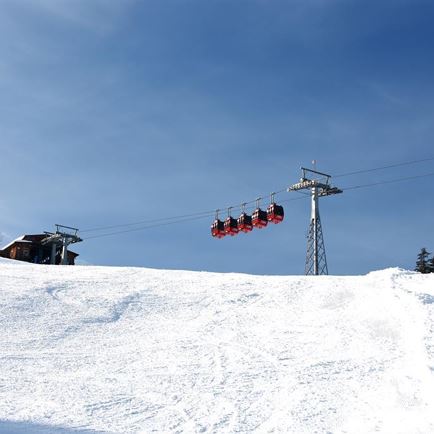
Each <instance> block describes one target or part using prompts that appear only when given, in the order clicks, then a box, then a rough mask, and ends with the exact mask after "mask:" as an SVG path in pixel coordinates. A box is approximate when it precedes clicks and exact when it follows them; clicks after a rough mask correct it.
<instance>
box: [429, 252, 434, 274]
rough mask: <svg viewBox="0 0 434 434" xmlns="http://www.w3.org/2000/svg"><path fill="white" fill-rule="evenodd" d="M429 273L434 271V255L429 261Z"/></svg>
mask: <svg viewBox="0 0 434 434" xmlns="http://www.w3.org/2000/svg"><path fill="white" fill-rule="evenodd" d="M428 273H434V256H433V257H432V258H431V259H430V260H429V261H428Z"/></svg>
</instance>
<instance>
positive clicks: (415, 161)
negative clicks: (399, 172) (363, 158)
mask: <svg viewBox="0 0 434 434" xmlns="http://www.w3.org/2000/svg"><path fill="white" fill-rule="evenodd" d="M433 160H434V157H430V158H422V159H420V160H412V161H406V162H403V163H397V164H390V165H388V166H382V167H374V168H371V169H363V170H356V171H354V172H347V173H341V174H339V175H334V176H333V178H341V177H344V176H350V175H357V174H359V173H369V172H375V171H378V170H384V169H392V168H395V167H402V166H409V165H411V164H417V163H423V162H426V161H433Z"/></svg>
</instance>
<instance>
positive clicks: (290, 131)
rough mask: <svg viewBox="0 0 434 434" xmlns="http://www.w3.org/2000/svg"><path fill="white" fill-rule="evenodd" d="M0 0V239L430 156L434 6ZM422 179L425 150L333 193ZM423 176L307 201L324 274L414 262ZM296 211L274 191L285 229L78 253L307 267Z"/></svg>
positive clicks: (243, 267)
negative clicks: (316, 219)
mask: <svg viewBox="0 0 434 434" xmlns="http://www.w3.org/2000/svg"><path fill="white" fill-rule="evenodd" d="M0 6H1V14H0V155H1V159H0V182H1V185H2V192H1V194H0V233H1V234H2V235H1V236H2V238H3V242H4V243H5V242H7V241H9V240H10V239H12V238H15V237H16V236H19V235H21V234H23V233H38V232H40V231H44V230H52V229H53V225H54V223H61V224H65V225H70V226H75V227H78V228H80V229H82V230H85V229H90V228H95V227H100V226H110V225H118V224H123V223H130V222H137V221H141V220H146V219H156V218H159V217H170V216H177V215H184V214H189V213H195V212H201V211H209V210H213V209H216V208H225V207H227V206H229V205H232V204H237V203H242V202H243V201H250V200H252V199H254V198H256V197H257V196H264V195H268V194H269V193H270V192H271V191H275V190H280V189H282V188H284V187H285V186H288V185H290V184H292V183H294V182H297V181H298V179H299V177H300V171H299V167H300V166H302V165H304V166H309V165H311V161H312V159H316V160H317V168H318V170H321V171H326V172H328V173H330V174H332V175H337V174H342V173H347V172H352V171H355V170H358V169H369V168H372V167H378V166H385V165H388V164H394V163H400V162H405V161H412V160H418V159H423V158H429V157H433V156H434V147H433V136H434V98H433V97H434V81H433V78H432V77H434V52H433V48H432V47H433V42H434V28H433V26H432V22H433V20H434V3H432V2H430V1H414V0H413V1H399V0H394V1H375V2H374V1H338V0H329V1H327V0H304V1H301V0H297V1H295V0H294V1H290V0H288V1H273V0H271V1H264V0H261V1H259V0H257V1H254V0H251V1H233V0H232V1H224V0H218V1H212V0H210V1H198V0H190V1H187V0H177V1H170V0H165V1H161V0H158V1H145V0H144V1H130V0H125V1H122V2H117V1H100V0H75V1H65V0H51V1H49V0H39V1H36V0H27V1H26V0H23V1H20V2H16V1H9V0H2V1H0ZM430 172H434V161H432V160H431V161H427V162H425V163H420V164H414V165H408V166H400V167H397V168H395V169H390V170H385V171H378V172H371V173H364V174H359V175H354V176H347V177H340V178H336V180H335V184H336V185H338V186H339V187H349V186H353V185H359V184H366V183H370V182H377V181H382V180H388V179H394V178H399V177H404V176H412V175H416V174H419V173H422V174H423V173H430ZM433 179H434V177H432V176H431V177H426V178H421V179H418V180H414V181H408V182H402V183H396V184H385V185H381V186H378V187H373V188H366V189H360V190H348V191H347V192H344V194H342V195H339V196H335V197H330V198H325V199H324V200H322V201H321V204H320V208H321V218H322V222H323V229H324V236H325V243H326V250H327V257H328V263H329V271H330V274H359V273H366V272H369V271H370V270H373V269H379V268H384V267H389V266H400V267H405V268H411V267H413V266H414V262H415V258H416V255H417V253H418V251H419V249H420V248H421V247H422V246H425V247H427V248H428V250H429V251H433V250H434V235H433V231H432V219H433V215H434V201H433V196H434V194H433V188H432V184H433ZM295 197H297V195H296V194H295V193H291V194H290V193H283V194H281V195H279V197H278V199H280V200H287V199H292V198H295ZM267 200H268V199H266V200H264V202H263V204H264V205H266V202H267ZM309 206H310V204H309V200H308V199H303V198H302V199H301V200H296V201H290V202H287V203H285V212H286V217H285V221H284V223H282V224H280V225H273V227H269V228H267V229H266V230H263V231H254V232H253V233H251V234H249V235H244V234H242V235H240V236H237V237H234V238H230V239H229V238H225V239H222V240H215V239H212V238H211V236H210V235H209V225H210V223H211V221H212V217H211V218H205V219H199V220H195V221H190V222H185V223H181V224H174V225H168V226H161V227H156V228H153V229H147V230H142V231H135V232H129V233H124V234H119V235H116V236H111V237H102V238H95V239H89V240H87V241H86V240H85V241H84V242H83V243H81V244H77V245H76V246H74V248H75V249H74V250H75V251H77V252H78V253H80V258H81V260H82V261H83V262H86V263H91V264H102V265H137V266H148V267H157V268H183V269H192V270H209V271H236V272H249V273H256V274H302V273H303V271H304V257H305V250H306V239H305V237H306V231H307V226H308V220H309V214H310V210H309ZM237 213H238V210H235V211H234V214H237ZM85 234H87V235H89V236H90V235H95V234H97V233H86V232H83V237H84V238H86V237H85ZM98 234H101V233H100V232H99V233H98Z"/></svg>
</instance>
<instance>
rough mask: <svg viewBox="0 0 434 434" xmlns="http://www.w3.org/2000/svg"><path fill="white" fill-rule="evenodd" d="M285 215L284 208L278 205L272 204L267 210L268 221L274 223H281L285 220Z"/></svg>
mask: <svg viewBox="0 0 434 434" xmlns="http://www.w3.org/2000/svg"><path fill="white" fill-rule="evenodd" d="M284 215H285V213H284V211H283V206H281V205H277V204H276V203H274V202H273V203H270V205H268V208H267V220H268V221H269V222H272V223H275V224H277V223H280V222H281V221H282V220H283V217H284Z"/></svg>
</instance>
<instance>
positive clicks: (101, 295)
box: [0, 259, 434, 434]
mask: <svg viewBox="0 0 434 434" xmlns="http://www.w3.org/2000/svg"><path fill="white" fill-rule="evenodd" d="M0 322H1V324H0V349H1V351H0V357H1V363H0V432H2V433H6V432H10V433H20V434H21V433H24V432H26V433H29V432H35V433H39V432H41V433H42V432H44V433H56V434H59V433H64V434H73V433H76V434H80V433H94V434H95V433H96V432H98V433H122V434H125V433H150V432H158V433H163V432H164V433H181V432H185V433H234V432H240V433H242V432H245V433H248V432H259V433H296V434H303V433H326V432H330V433H370V432H380V433H395V434H398V433H403V434H404V433H405V434H409V433H432V432H434V412H433V411H432V408H433V406H434V339H433V331H434V275H419V274H417V273H413V272H408V271H406V270H400V269H389V270H384V271H377V272H373V273H370V274H368V275H367V276H356V277H332V276H324V277H304V276H303V277H283V276H273V277H267V276H251V275H245V274H216V273H205V272H202V273H198V272H187V271H164V270H151V269H142V268H115V267H113V268H109V267H89V266H86V267H79V266H75V267H67V266H56V267H54V266H43V265H32V264H21V263H17V262H13V261H7V260H3V259H0Z"/></svg>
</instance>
